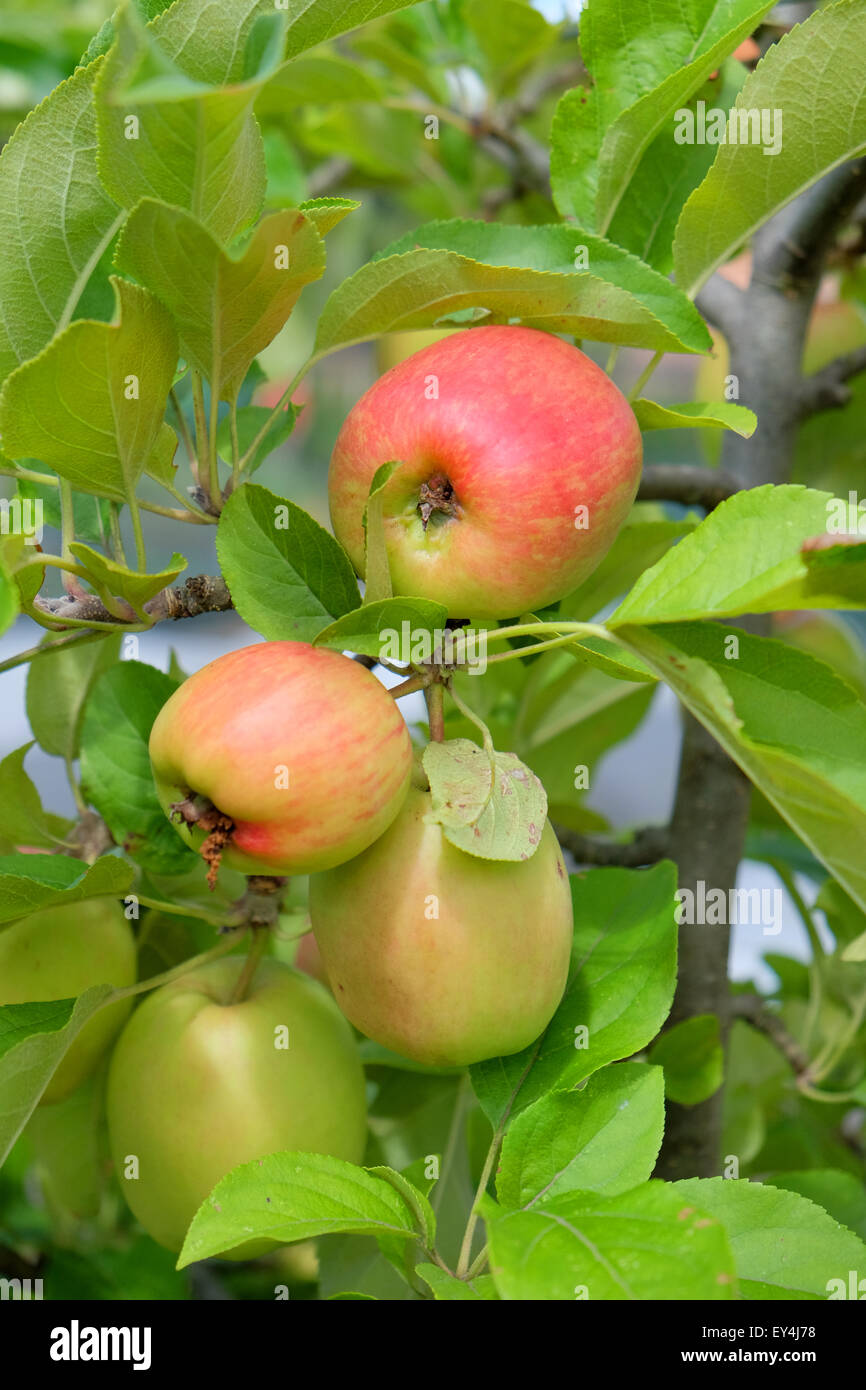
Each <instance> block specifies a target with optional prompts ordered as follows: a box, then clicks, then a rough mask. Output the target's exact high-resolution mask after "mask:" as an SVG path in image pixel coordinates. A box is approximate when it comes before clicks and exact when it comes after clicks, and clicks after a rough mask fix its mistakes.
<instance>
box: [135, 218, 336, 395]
mask: <svg viewBox="0 0 866 1390" xmlns="http://www.w3.org/2000/svg"><path fill="white" fill-rule="evenodd" d="M115 260H116V263H117V265H118V267H119V269H121V270H122V271H124V273H126V274H128V275H131V276H133V277H134V278H135V279H136V280H138V281H139V282H140V283H141V284H142V285H145V286H146V287H147V289H149V290H151V291H152V292H153V293H154V294H155V295H156V296H157V297H158V298H159V299H160V300H161V301H162V303H163V304H164V305H165V307H166V308H167V309H168V311H169V313H170V314H171V315H172V318H173V319H174V321H175V324H176V325H177V330H178V334H179V336H180V345H181V351H182V353H183V356H184V358H185V359H186V361H187V362H188V363H189V365H190V366H191V367H195V368H197V370H198V371H200V372H201V373H202V374H203V376H204V378H205V380H206V381H207V382H208V383H209V385H210V386H211V387H212V388H213V389H214V390H215V391H216V394H217V396H218V397H219V399H220V400H226V401H232V402H233V401H236V400H237V396H238V392H239V391H240V388H241V386H242V384H243V380H244V377H245V376H246V374H247V371H248V370H249V367H250V364H251V363H252V361H253V359H254V358H255V357H257V356H258V354H259V353H260V352H261V351H262V350H263V349H264V348H266V347H267V345H268V343H270V342H271V340H272V339H273V338H274V337H275V336H276V334H277V333H278V332H279V331H280V329H281V328H282V327H283V324H284V323H285V322H286V320H287V319H288V317H289V315H290V314H291V312H292V310H293V309H294V307H295V304H296V303H297V301H298V296H299V295H300V293H301V290H302V289H303V287H304V285H307V284H309V283H310V281H312V280H317V279H318V278H319V276H320V275H321V274H322V272H323V271H324V268H325V247H324V243H323V242H322V239H321V237H320V236H319V233H318V231H317V230H316V228H315V226H314V225H313V223H312V221H309V220H308V219H307V218H306V217H305V216H304V214H303V213H302V212H298V210H297V208H291V209H287V210H286V211H284V212H274V213H271V214H270V215H269V216H268V217H265V218H264V219H263V220H262V221H261V222H260V223H259V225H258V226H257V227H256V230H255V232H254V233H253V235H252V237H251V238H250V240H249V241H248V242H247V243H246V244H245V246H244V247H243V250H242V251H240V252H238V253H237V254H236V255H229V254H227V253H226V252H225V251H223V249H222V247H221V246H220V244H219V242H218V241H217V240H216V239H215V238H214V237H213V236H212V235H211V234H210V232H208V231H207V229H206V228H205V227H204V226H202V224H201V222H199V221H197V220H196V218H194V217H193V216H191V214H190V213H188V212H184V211H183V209H182V208H176V207H166V206H165V204H164V203H155V202H153V201H152V200H151V199H149V198H146V199H145V200H144V201H143V202H141V203H139V205H138V207H137V208H136V209H135V211H134V212H133V213H132V214H131V216H130V218H129V221H128V222H127V224H126V227H125V228H124V230H123V233H122V235H121V238H120V242H119V244H118V247H117V253H116V256H115Z"/></svg>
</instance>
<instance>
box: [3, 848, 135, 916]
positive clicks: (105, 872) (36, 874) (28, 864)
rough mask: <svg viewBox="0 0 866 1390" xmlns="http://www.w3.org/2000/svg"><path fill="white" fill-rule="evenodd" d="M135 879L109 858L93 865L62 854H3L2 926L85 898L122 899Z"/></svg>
mask: <svg viewBox="0 0 866 1390" xmlns="http://www.w3.org/2000/svg"><path fill="white" fill-rule="evenodd" d="M132 879H133V869H132V866H131V865H130V864H127V863H125V862H124V860H122V859H117V858H115V857H114V856H113V855H109V854H104V855H102V856H101V858H99V859H97V860H96V862H95V863H93V864H83V863H82V862H81V860H80V859H70V858H67V856H66V855H62V854H3V855H0V922H15V921H17V920H18V918H19V917H28V916H29V915H30V913H31V912H38V911H39V910H40V909H41V908H43V907H60V906H64V905H65V904H66V903H78V902H83V900H84V899H85V898H104V897H114V898H119V897H122V896H123V894H124V893H125V892H126V890H127V889H128V888H129V886H130V884H131V883H132Z"/></svg>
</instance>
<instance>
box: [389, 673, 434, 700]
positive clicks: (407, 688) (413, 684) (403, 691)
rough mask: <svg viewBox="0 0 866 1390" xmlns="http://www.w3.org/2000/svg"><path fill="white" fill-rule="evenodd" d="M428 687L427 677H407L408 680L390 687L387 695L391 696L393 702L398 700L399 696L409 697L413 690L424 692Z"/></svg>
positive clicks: (428, 680) (428, 679)
mask: <svg viewBox="0 0 866 1390" xmlns="http://www.w3.org/2000/svg"><path fill="white" fill-rule="evenodd" d="M429 685H430V678H429V676H409V678H408V679H407V680H405V681H402V682H401V683H400V685H392V686H391V689H390V690H389V692H388V693H389V695H392V696H393V697H394V699H395V700H399V699H400V698H401V696H403V695H411V694H412V692H413V691H415V690H424V689H425V688H427V687H429Z"/></svg>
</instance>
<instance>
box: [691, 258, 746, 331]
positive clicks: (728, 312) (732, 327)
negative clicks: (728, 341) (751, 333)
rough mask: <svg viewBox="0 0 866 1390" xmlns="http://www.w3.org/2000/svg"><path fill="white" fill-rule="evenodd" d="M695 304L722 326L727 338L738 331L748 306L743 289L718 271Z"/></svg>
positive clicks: (712, 320)
mask: <svg viewBox="0 0 866 1390" xmlns="http://www.w3.org/2000/svg"><path fill="white" fill-rule="evenodd" d="M695 304H696V305H697V308H698V309H699V310H700V312H701V313H702V314H703V316H704V318H705V319H709V321H710V323H712V324H715V326H716V328H720V329H721V331H722V332H723V333H724V335H725V337H726V338H730V337H732V336H733V335H734V334H735V333H736V332H737V330H738V329H739V327H740V324H741V323H742V321H743V317H744V315H745V313H746V308H747V300H746V296H745V295H744V294H743V291H742V290H740V289H737V286H736V285H734V284H732V283H731V281H730V280H728V279H727V278H726V277H725V276H724V275H720V274H719V272H718V271H716V273H715V274H714V275H711V276H710V278H709V280H708V281H707V283H706V284H705V285H704V287H703V289H702V290H701V292H700V294H699V295H698V296H697V298H696V300H695Z"/></svg>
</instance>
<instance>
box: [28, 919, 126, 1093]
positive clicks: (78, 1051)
mask: <svg viewBox="0 0 866 1390" xmlns="http://www.w3.org/2000/svg"><path fill="white" fill-rule="evenodd" d="M135 974H136V959H135V937H134V936H133V933H132V928H131V927H130V925H129V922H127V920H126V918H125V917H124V915H123V909H122V908H121V906H120V904H119V903H118V902H117V901H116V899H114V898H87V899H85V901H84V902H78V903H62V904H61V905H60V906H59V907H46V908H43V909H42V911H41V912H34V913H33V914H32V915H31V916H30V917H24V918H22V920H21V921H20V922H13V923H12V924H11V926H8V927H4V928H3V930H2V931H0V1004H26V1003H30V1002H36V1001H42V1000H49V999H72V998H73V997H75V996H77V995H79V994H83V993H84V991H85V990H86V989H90V987H91V986H92V985H115V986H117V987H118V988H121V987H122V986H124V985H131V984H133V982H134V981H135ZM131 1008H132V1000H131V999H121V1000H119V1001H118V1003H116V1004H112V1005H110V1006H109V1007H108V1008H105V1009H100V1010H99V1011H98V1013H96V1014H94V1016H93V1018H92V1019H91V1020H90V1022H89V1023H86V1024H85V1026H84V1027H83V1028H82V1030H81V1032H80V1033H79V1034H78V1036H77V1038H75V1040H74V1041H73V1043H72V1044H71V1046H70V1048H69V1050H68V1051H67V1053H66V1056H65V1057H64V1058H63V1061H62V1062H61V1063H60V1066H59V1067H58V1068H57V1070H56V1071H55V1073H54V1075H53V1076H52V1078H51V1080H50V1081H49V1083H48V1085H47V1086H46V1088H45V1090H44V1091H43V1093H42V1097H41V1100H40V1102H39V1103H40V1105H49V1104H51V1103H52V1102H54V1101H59V1100H64V1099H65V1098H66V1097H67V1096H68V1095H70V1094H71V1093H72V1091H74V1090H76V1089H77V1088H78V1087H79V1086H80V1085H81V1084H82V1082H83V1081H86V1080H87V1078H88V1077H89V1076H90V1075H92V1073H93V1071H94V1070H95V1068H96V1065H97V1063H98V1062H99V1059H100V1057H101V1056H102V1054H103V1053H104V1052H105V1051H106V1049H107V1048H108V1047H110V1045H111V1043H112V1041H113V1039H114V1037H115V1035H116V1034H117V1032H118V1031H119V1030H120V1028H121V1027H122V1026H123V1023H124V1021H125V1019H126V1018H127V1016H128V1014H129V1011H130V1009H131Z"/></svg>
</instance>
